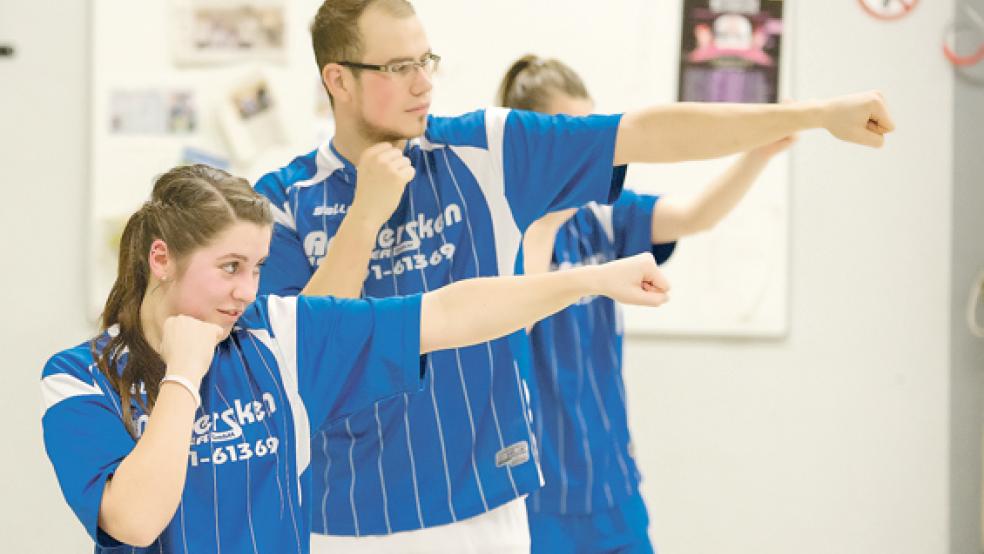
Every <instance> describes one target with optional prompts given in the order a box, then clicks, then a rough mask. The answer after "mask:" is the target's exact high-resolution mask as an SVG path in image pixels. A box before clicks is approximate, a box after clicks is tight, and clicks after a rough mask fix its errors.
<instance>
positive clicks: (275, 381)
mask: <svg viewBox="0 0 984 554" xmlns="http://www.w3.org/2000/svg"><path fill="white" fill-rule="evenodd" d="M108 337H109V335H108V333H104V334H103V335H102V336H101V337H99V338H97V342H96V344H97V348H104V347H105V344H106V342H107V340H108ZM422 372H423V367H422V358H421V357H420V296H419V295H414V296H408V297H401V298H391V299H386V300H368V301H366V300H335V299H332V298H322V297H310V298H300V299H298V298H294V297H291V298H279V297H275V296H270V297H261V298H259V299H258V300H257V301H256V302H254V303H253V304H252V305H250V307H249V308H247V310H246V312H245V313H244V314H243V316H242V317H241V318H240V320H239V322H238V323H237V326H236V327H235V328H234V329H233V331H232V333H231V334H230V335H229V337H228V338H227V339H225V340H223V341H222V342H221V343H219V345H218V346H217V347H216V350H215V357H214V358H213V360H212V364H211V366H210V368H209V371H208V373H207V374H206V375H205V377H204V379H203V380H202V386H201V395H202V406H201V407H200V408H199V409H198V411H197V413H196V417H195V424H194V427H193V429H192V433H191V435H190V436H189V441H190V446H189V450H188V470H187V478H186V481H185V486H184V491H183V492H182V495H181V502H180V504H179V505H178V510H177V512H176V513H175V515H174V519H173V520H171V522H170V523H169V524H168V526H167V527H166V528H165V530H164V532H163V533H162V534H161V536H160V537H159V538H158V539H157V540H156V541H155V542H154V544H153V545H151V546H150V547H149V548H133V547H131V546H126V545H121V544H120V543H119V542H117V541H116V540H114V539H113V538H112V537H110V536H108V535H107V534H106V533H104V532H103V531H102V530H100V529H99V528H98V515H99V505H100V502H101V499H102V493H103V489H104V485H105V483H106V480H107V479H109V478H110V477H111V476H112V475H113V473H114V472H115V471H116V468H117V466H119V464H120V462H122V460H123V458H125V457H126V456H127V455H128V454H129V453H130V451H131V450H133V448H134V446H135V445H136V441H135V439H134V438H133V437H132V436H130V434H129V433H128V432H127V430H126V428H125V427H124V423H123V421H122V411H121V409H120V396H119V395H118V394H117V393H116V392H115V391H114V390H113V389H112V387H111V386H110V384H109V381H108V380H107V379H106V378H105V376H104V375H103V374H102V372H101V371H99V369H98V367H97V366H96V364H95V363H94V361H93V354H92V344H91V343H89V342H86V343H83V344H81V345H79V346H76V347H74V348H70V349H68V350H65V351H62V352H60V353H58V354H56V355H55V356H53V357H52V358H51V359H50V360H49V361H48V363H47V364H46V365H45V368H44V372H43V373H42V379H41V389H42V392H43V396H44V400H45V405H46V407H45V412H44V415H43V417H42V426H43V428H44V443H45V448H46V450H47V453H48V457H49V458H50V459H51V463H52V465H53V466H54V468H55V473H56V474H57V477H58V482H59V485H60V486H61V489H62V493H63V494H64V496H65V499H66V500H67V501H68V504H69V506H71V508H72V510H73V511H74V512H75V514H76V516H77V517H78V518H79V520H80V521H81V522H82V524H83V526H85V529H86V531H88V533H89V535H90V536H91V537H92V538H93V540H94V541H95V542H96V548H95V551H96V552H97V553H117V552H118V553H124V552H126V553H131V552H175V553H193V554H200V553H207V552H254V553H255V552H296V553H306V552H308V551H309V547H310V532H311V526H310V522H311V517H312V509H313V508H314V509H317V508H318V506H319V504H318V502H319V499H318V498H316V497H315V496H314V495H312V493H311V471H310V468H309V462H310V452H311V433H312V431H313V430H316V429H317V428H318V427H320V426H321V425H322V424H324V423H325V422H331V421H338V420H344V418H345V417H346V416H348V415H349V414H351V413H354V412H356V411H358V410H361V409H364V408H365V407H366V406H372V404H373V402H374V401H376V400H378V399H380V398H385V397H392V396H396V397H400V398H402V397H403V395H404V394H406V393H408V392H414V391H418V390H420V386H421V383H422ZM133 405H134V411H133V417H134V423H135V427H136V429H137V431H138V436H139V434H140V433H142V432H143V429H144V428H145V427H146V424H147V421H148V416H147V415H146V414H145V413H144V412H142V411H141V410H140V409H139V408H138V407H136V406H137V405H136V402H134V403H133Z"/></svg>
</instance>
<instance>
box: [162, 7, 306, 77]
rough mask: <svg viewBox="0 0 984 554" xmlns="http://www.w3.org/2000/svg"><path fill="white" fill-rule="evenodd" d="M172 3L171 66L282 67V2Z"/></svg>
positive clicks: (283, 59)
mask: <svg viewBox="0 0 984 554" xmlns="http://www.w3.org/2000/svg"><path fill="white" fill-rule="evenodd" d="M172 1H173V4H174V6H173V7H174V9H173V15H172V25H171V27H172V40H173V48H174V59H175V62H176V63H178V64H187V65H210V64H224V63H231V62H238V61H269V62H278V63H284V62H285V61H286V59H287V45H286V38H285V37H286V29H285V25H286V19H287V18H286V13H285V10H286V7H285V2H284V0H172Z"/></svg>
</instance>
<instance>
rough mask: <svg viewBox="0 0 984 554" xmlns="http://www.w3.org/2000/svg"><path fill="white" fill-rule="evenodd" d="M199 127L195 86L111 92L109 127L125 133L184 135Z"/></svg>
mask: <svg viewBox="0 0 984 554" xmlns="http://www.w3.org/2000/svg"><path fill="white" fill-rule="evenodd" d="M197 128H198V108H197V106H196V102H195V95H194V93H193V92H192V91H191V90H168V89H142V90H114V91H112V92H110V94H109V131H110V133H114V134H121V135H180V134H190V133H194V132H195V131H196V130H197Z"/></svg>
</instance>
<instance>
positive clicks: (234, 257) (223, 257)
mask: <svg viewBox="0 0 984 554" xmlns="http://www.w3.org/2000/svg"><path fill="white" fill-rule="evenodd" d="M226 258H233V259H236V260H240V261H243V262H248V261H249V258H247V257H246V256H243V255H242V254H234V253H231V252H230V253H229V254H226V255H225V256H220V257H219V259H220V260H224V259H226Z"/></svg>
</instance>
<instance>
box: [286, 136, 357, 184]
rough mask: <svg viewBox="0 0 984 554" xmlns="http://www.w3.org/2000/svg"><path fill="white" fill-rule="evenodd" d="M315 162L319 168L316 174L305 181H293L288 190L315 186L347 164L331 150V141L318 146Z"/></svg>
mask: <svg viewBox="0 0 984 554" xmlns="http://www.w3.org/2000/svg"><path fill="white" fill-rule="evenodd" d="M314 163H315V167H317V168H318V169H317V171H315V172H314V175H312V176H311V177H310V178H308V179H304V180H303V181H297V182H294V183H291V184H290V185H289V186H288V187H287V191H290V190H291V189H294V188H298V189H302V188H305V187H313V186H314V185H318V184H320V183H321V181H324V180H325V179H327V178H328V176H329V175H331V174H332V173H334V172H335V171H337V170H339V169H341V168H343V167H345V164H344V163H342V160H339V159H338V156H336V155H335V153H334V152H332V151H331V143H330V142H325V143H324V144H322V145H321V146H319V147H318V153H317V155H315V158H314ZM285 192H286V191H285Z"/></svg>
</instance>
